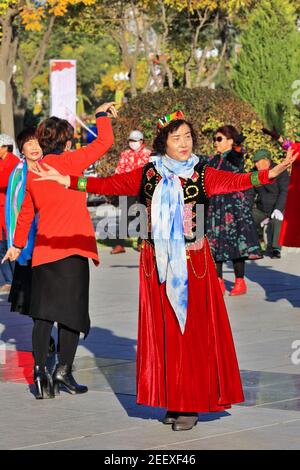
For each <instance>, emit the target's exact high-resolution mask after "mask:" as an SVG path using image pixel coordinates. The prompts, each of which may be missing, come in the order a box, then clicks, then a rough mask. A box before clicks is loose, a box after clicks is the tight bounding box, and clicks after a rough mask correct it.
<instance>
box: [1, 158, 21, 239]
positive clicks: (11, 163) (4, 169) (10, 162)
mask: <svg viewBox="0 0 300 470" xmlns="http://www.w3.org/2000/svg"><path fill="white" fill-rule="evenodd" d="M19 162H20V159H19V158H18V157H16V156H15V155H14V154H13V153H10V152H9V153H8V154H7V155H6V157H5V158H4V160H2V159H0V231H1V233H0V240H2V231H3V230H4V233H5V236H6V225H5V199H6V190H7V186H8V180H9V177H10V175H11V173H12V171H13V169H14V168H15V167H16V165H17V164H18V163H19Z"/></svg>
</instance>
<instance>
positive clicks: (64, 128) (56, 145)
mask: <svg viewBox="0 0 300 470" xmlns="http://www.w3.org/2000/svg"><path fill="white" fill-rule="evenodd" d="M36 136H37V139H38V141H39V144H40V146H41V148H42V150H43V154H44V155H47V154H49V153H56V152H63V151H64V149H65V146H66V143H67V142H68V140H72V139H73V137H74V128H73V126H71V124H70V123H69V122H68V121H66V119H60V118H58V117H56V116H51V117H50V118H48V119H45V120H44V121H42V122H41V124H40V125H39V126H38V128H37V131H36Z"/></svg>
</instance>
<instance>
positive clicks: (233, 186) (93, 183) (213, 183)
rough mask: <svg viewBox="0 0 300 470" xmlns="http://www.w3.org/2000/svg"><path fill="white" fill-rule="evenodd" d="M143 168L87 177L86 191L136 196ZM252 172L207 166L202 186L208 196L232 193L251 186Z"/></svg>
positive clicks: (264, 175) (263, 177)
mask: <svg viewBox="0 0 300 470" xmlns="http://www.w3.org/2000/svg"><path fill="white" fill-rule="evenodd" d="M268 173H269V170H262V171H259V172H258V177H259V182H260V184H270V183H272V180H269V176H268ZM142 175H143V168H138V169H137V170H133V171H130V172H129V173H123V174H120V175H114V176H108V177H107V178H87V186H86V191H87V192H89V193H95V194H97V193H98V194H113V195H127V196H137V195H138V194H139V191H140V186H141V181H142ZM251 175H252V173H237V174H234V173H231V171H223V170H216V169H215V168H210V167H207V168H206V170H205V176H204V187H205V191H206V194H207V196H208V197H211V196H214V195H216V194H225V193H233V192H237V191H245V190H246V189H250V188H252V186H253V184H252V181H251ZM77 186H78V177H77V176H71V185H70V188H71V189H78V187H77Z"/></svg>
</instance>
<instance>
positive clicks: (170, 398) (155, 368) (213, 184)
mask: <svg viewBox="0 0 300 470" xmlns="http://www.w3.org/2000/svg"><path fill="white" fill-rule="evenodd" d="M195 144H196V136H195V133H194V131H193V128H192V126H191V124H189V123H188V122H187V121H186V120H185V119H184V116H183V115H182V113H180V112H179V113H178V112H177V113H174V114H173V115H168V117H165V118H163V119H161V120H160V121H159V130H158V134H157V137H156V139H155V141H154V144H153V148H154V151H155V152H156V155H155V156H152V157H151V158H150V161H149V163H148V164H147V165H145V166H144V167H143V168H139V169H137V170H134V171H132V172H129V173H126V174H121V175H114V176H111V177H107V178H78V177H74V176H62V175H55V174H53V173H52V172H51V170H50V171H46V170H45V169H43V168H40V169H39V170H38V172H37V174H39V176H40V177H41V178H40V179H41V180H43V179H46V180H53V181H57V182H59V183H60V184H63V185H64V186H66V187H69V188H70V190H82V191H88V192H92V193H99V194H113V195H131V196H137V195H139V197H140V200H141V202H142V203H144V204H145V206H146V208H147V213H148V223H149V225H148V237H145V239H144V240H143V244H142V250H141V255H140V270H139V277H140V296H139V299H140V300H139V327H138V350H137V403H138V404H143V405H149V406H154V407H163V408H166V409H167V414H166V416H165V418H164V421H163V422H164V424H172V429H173V430H174V431H180V430H188V429H191V428H192V427H193V426H194V425H195V424H196V423H197V420H198V415H197V413H198V412H211V411H221V410H224V409H226V408H230V407H231V405H232V404H233V403H239V402H242V401H243V400H244V396H243V391H242V386H241V379H240V373H239V368H238V363H237V359H236V354H235V349H234V344H233V339H232V333H231V328H230V324H229V320H228V316H227V312H226V307H225V303H224V300H223V295H222V292H221V289H220V285H219V281H218V277H217V273H216V269H215V265H214V261H213V258H212V255H211V252H210V248H209V244H208V241H207V239H206V237H202V238H198V239H196V237H195V234H194V231H193V228H194V226H195V223H196V218H195V216H196V205H197V204H203V205H205V204H206V203H207V200H208V198H209V197H210V196H212V195H215V194H221V193H232V192H234V191H243V190H246V189H249V188H251V187H252V186H253V185H260V184H268V183H270V178H274V177H276V176H277V175H279V174H280V173H281V172H282V171H284V170H285V169H286V168H287V167H288V166H289V165H290V164H291V162H292V160H293V158H294V157H293V155H292V152H289V154H288V156H287V158H286V159H285V161H284V162H282V163H281V164H280V165H277V166H276V167H275V168H274V169H272V170H270V171H268V170H265V171H261V172H255V173H252V174H233V173H231V172H225V171H220V170H215V169H214V168H209V167H206V166H205V165H204V164H201V163H199V159H198V157H197V156H196V155H194V154H193V153H192V150H193V147H194V146H195ZM36 184H43V183H40V182H39V179H38V178H37V181H36ZM202 207H203V206H202Z"/></svg>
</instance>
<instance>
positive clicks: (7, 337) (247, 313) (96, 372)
mask: <svg viewBox="0 0 300 470" xmlns="http://www.w3.org/2000/svg"><path fill="white" fill-rule="evenodd" d="M100 255H101V266H100V268H95V267H94V266H91V289H90V293H91V294H90V313H91V318H92V329H91V332H90V335H89V336H88V338H87V340H86V341H84V340H81V341H80V346H79V349H78V353H77V357H76V361H75V372H74V375H75V377H76V379H78V381H79V382H81V383H84V384H87V385H88V387H89V392H88V393H87V394H85V395H82V396H72V395H69V394H67V393H61V394H60V396H59V397H56V398H55V399H54V400H35V398H34V395H33V394H32V391H33V390H32V385H31V382H32V379H31V368H32V359H31V354H30V350H31V327H32V323H31V320H30V319H29V318H27V317H24V316H21V315H18V314H15V313H10V311H9V304H8V303H7V299H6V297H5V296H2V297H1V300H0V339H1V350H0V354H1V356H0V362H1V364H0V398H1V407H0V448H1V449H112V450H117V449H134V450H138V449H151V450H152V449H156V450H170V449H172V450H174V449H177V450H184V449H300V439H299V435H300V253H299V252H288V251H285V252H284V253H283V257H282V259H280V260H277V259H276V260H272V259H270V258H269V257H265V258H264V259H262V260H259V261H256V262H248V263H247V271H246V274H247V284H248V289H249V292H248V294H247V295H245V296H242V297H235V298H231V297H229V296H228V291H227V293H226V297H225V299H226V305H227V308H228V311H229V316H230V320H231V325H232V330H233V335H234V339H235V344H236V350H237V355H238V360H239V365H240V369H241V373H242V379H243V385H244V392H245V397H246V402H245V403H243V404H241V405H237V406H234V407H233V408H232V409H230V410H228V411H226V412H221V413H203V414H199V422H198V425H197V426H196V427H195V428H194V429H193V430H191V431H187V432H173V431H172V430H171V428H170V427H169V426H164V425H163V424H161V422H160V420H161V419H162V417H163V416H164V413H165V410H161V409H152V408H148V407H143V406H137V405H136V404H135V353H136V333H137V306H138V260H139V254H138V253H137V252H136V251H134V250H133V249H132V248H129V249H127V252H126V253H124V254H121V255H115V256H112V255H110V253H109V249H108V248H102V247H101V248H100ZM224 277H225V280H226V286H227V289H229V288H230V287H231V286H232V284H233V272H232V266H230V265H228V266H227V268H226V269H225V276H224ZM297 340H298V343H297ZM297 350H299V353H298V352H297ZM52 359H53V358H52ZM297 362H299V364H297Z"/></svg>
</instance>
